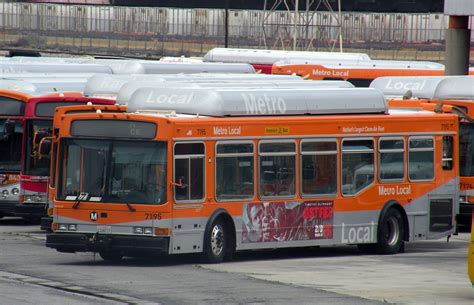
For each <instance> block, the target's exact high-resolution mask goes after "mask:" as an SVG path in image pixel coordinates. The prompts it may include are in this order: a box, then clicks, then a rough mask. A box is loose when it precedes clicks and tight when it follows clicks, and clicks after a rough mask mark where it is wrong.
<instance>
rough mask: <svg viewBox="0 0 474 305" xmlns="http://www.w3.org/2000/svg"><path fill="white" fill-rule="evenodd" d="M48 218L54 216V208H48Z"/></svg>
mask: <svg viewBox="0 0 474 305" xmlns="http://www.w3.org/2000/svg"><path fill="white" fill-rule="evenodd" d="M48 216H49V217H52V216H53V208H48Z"/></svg>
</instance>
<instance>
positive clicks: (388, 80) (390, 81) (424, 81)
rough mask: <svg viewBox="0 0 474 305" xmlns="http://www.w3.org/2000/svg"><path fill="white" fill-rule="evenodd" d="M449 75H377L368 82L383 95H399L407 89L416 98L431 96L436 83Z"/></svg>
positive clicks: (403, 93)
mask: <svg viewBox="0 0 474 305" xmlns="http://www.w3.org/2000/svg"><path fill="white" fill-rule="evenodd" d="M448 77H450V76H385V77H378V78H376V79H374V80H373V81H372V82H371V83H370V88H377V89H379V90H381V91H382V92H383V94H384V95H385V96H397V97H401V96H403V95H405V94H406V93H407V92H408V90H410V91H411V96H412V97H416V98H433V97H434V93H435V90H436V87H437V86H438V84H439V83H440V82H441V81H442V80H444V79H446V78H448Z"/></svg>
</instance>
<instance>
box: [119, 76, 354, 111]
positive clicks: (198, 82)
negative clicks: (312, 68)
mask: <svg viewBox="0 0 474 305" xmlns="http://www.w3.org/2000/svg"><path fill="white" fill-rule="evenodd" d="M145 87H146V88H154V89H156V90H160V89H161V88H178V90H181V89H183V88H209V89H213V88H267V87H268V88H329V87H332V88H353V87H354V85H352V84H351V83H349V82H346V81H308V80H302V79H298V80H293V79H292V80H283V79H275V80H265V79H258V80H257V79H255V80H245V79H242V80H240V81H236V80H231V81H229V80H222V79H219V80H217V81H213V80H212V79H192V80H177V81H174V80H167V81H164V82H153V81H145V82H138V81H133V82H128V83H126V84H124V85H123V86H122V89H121V90H120V91H119V93H118V95H117V103H118V104H121V105H126V104H127V103H128V101H129V100H130V97H131V96H132V94H133V93H134V92H135V91H136V90H137V89H139V88H145Z"/></svg>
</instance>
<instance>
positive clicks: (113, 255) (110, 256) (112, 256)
mask: <svg viewBox="0 0 474 305" xmlns="http://www.w3.org/2000/svg"><path fill="white" fill-rule="evenodd" d="M99 255H100V257H102V259H103V260H104V261H108V262H117V261H119V260H121V259H122V257H123V254H122V253H120V252H111V251H101V252H99Z"/></svg>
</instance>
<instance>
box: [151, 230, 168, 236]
mask: <svg viewBox="0 0 474 305" xmlns="http://www.w3.org/2000/svg"><path fill="white" fill-rule="evenodd" d="M155 235H165V236H169V235H171V229H170V228H155Z"/></svg>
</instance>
